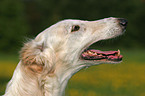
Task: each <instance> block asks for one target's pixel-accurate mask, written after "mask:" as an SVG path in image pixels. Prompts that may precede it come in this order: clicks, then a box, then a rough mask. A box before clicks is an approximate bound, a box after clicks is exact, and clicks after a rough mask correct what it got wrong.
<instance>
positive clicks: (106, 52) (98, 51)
mask: <svg viewBox="0 0 145 96" xmlns="http://www.w3.org/2000/svg"><path fill="white" fill-rule="evenodd" d="M90 51H92V52H96V53H98V54H105V55H109V54H115V53H118V51H100V50H94V49H91V50H90Z"/></svg>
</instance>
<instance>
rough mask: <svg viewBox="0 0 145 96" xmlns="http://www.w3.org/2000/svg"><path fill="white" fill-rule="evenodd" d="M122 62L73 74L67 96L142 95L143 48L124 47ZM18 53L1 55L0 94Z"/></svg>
mask: <svg viewBox="0 0 145 96" xmlns="http://www.w3.org/2000/svg"><path fill="white" fill-rule="evenodd" d="M121 52H122V54H123V55H124V58H123V62H122V63H121V64H102V65H98V66H92V67H90V68H86V69H83V70H81V71H80V72H78V73H77V74H75V75H74V76H73V77H72V78H71V80H70V81H69V84H68V86H67V88H66V96H145V50H125V51H122V50H121ZM17 58H18V57H17V56H13V55H12V56H9V55H0V94H4V90H5V86H6V83H7V82H8V81H9V80H10V78H11V76H12V73H13V71H14V69H15V67H16V65H17V63H18V59H17Z"/></svg>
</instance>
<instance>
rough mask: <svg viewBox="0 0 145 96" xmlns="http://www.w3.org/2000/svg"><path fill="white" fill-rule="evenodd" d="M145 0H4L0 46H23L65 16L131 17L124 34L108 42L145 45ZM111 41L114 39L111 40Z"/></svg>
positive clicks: (0, 8) (9, 48)
mask: <svg viewBox="0 0 145 96" xmlns="http://www.w3.org/2000/svg"><path fill="white" fill-rule="evenodd" d="M144 9H145V0H43V1H42V0H1V1H0V50H1V51H3V52H13V51H14V52H15V51H18V50H19V47H20V45H21V44H22V42H24V41H25V39H24V38H25V37H30V38H31V37H35V36H36V35H37V34H38V33H39V32H41V31H43V30H44V29H45V28H47V27H49V26H50V25H52V24H54V23H56V22H57V21H60V20H63V19H68V18H70V19H71V18H72V19H82V20H97V19H102V18H106V17H110V16H113V17H122V18H126V19H128V21H129V24H128V27H127V31H126V33H125V35H123V37H121V38H118V39H115V40H114V41H113V42H112V41H111V43H109V44H108V43H104V44H103V45H106V46H112V45H113V46H122V47H125V48H133V47H135V48H136V47H145V43H144V37H145V28H144V25H145V11H144ZM109 42H110V41H109Z"/></svg>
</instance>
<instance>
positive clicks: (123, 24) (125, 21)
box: [118, 18, 128, 27]
mask: <svg viewBox="0 0 145 96" xmlns="http://www.w3.org/2000/svg"><path fill="white" fill-rule="evenodd" d="M118 20H119V24H120V25H121V26H123V27H126V26H127V23H128V21H127V20H126V19H124V18H119V19H118Z"/></svg>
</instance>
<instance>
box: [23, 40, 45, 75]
mask: <svg viewBox="0 0 145 96" xmlns="http://www.w3.org/2000/svg"><path fill="white" fill-rule="evenodd" d="M43 51H44V43H40V44H37V43H36V41H34V40H32V41H30V42H28V43H25V44H24V47H23V48H22V50H21V51H20V59H21V60H22V64H23V65H24V66H25V68H26V69H28V70H30V71H32V72H34V73H40V72H42V70H43V67H44V64H45V56H44V54H43Z"/></svg>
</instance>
